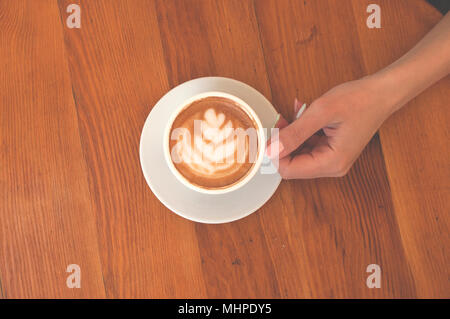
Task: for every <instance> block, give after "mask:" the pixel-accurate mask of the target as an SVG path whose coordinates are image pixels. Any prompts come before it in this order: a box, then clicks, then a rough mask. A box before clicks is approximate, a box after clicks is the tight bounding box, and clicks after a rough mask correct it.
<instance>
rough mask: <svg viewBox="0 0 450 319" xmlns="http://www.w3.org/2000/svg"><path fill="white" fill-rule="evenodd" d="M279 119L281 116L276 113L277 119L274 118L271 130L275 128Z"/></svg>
mask: <svg viewBox="0 0 450 319" xmlns="http://www.w3.org/2000/svg"><path fill="white" fill-rule="evenodd" d="M280 117H281V115H280V113H278V114H277V117H276V118H275V123H274V124H273V125H272V128H275V127H276V126H277V124H278V121H279V120H280Z"/></svg>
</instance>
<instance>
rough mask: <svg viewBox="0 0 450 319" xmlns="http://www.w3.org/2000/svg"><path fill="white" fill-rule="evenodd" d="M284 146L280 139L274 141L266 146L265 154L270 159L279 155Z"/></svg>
mask: <svg viewBox="0 0 450 319" xmlns="http://www.w3.org/2000/svg"><path fill="white" fill-rule="evenodd" d="M283 150H284V146H283V144H282V143H281V142H280V141H278V140H277V141H274V142H272V143H270V145H269V146H267V149H266V155H267V157H269V158H270V159H273V158H275V157H278V156H280V153H281V152H283Z"/></svg>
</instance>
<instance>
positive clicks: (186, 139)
mask: <svg viewBox="0 0 450 319" xmlns="http://www.w3.org/2000/svg"><path fill="white" fill-rule="evenodd" d="M236 129H239V128H236V127H233V122H232V120H231V119H227V117H226V115H225V114H224V113H216V111H215V110H214V109H212V108H209V109H206V111H204V113H203V116H202V119H201V120H194V138H193V139H192V138H191V132H189V130H187V129H186V130H185V131H184V132H183V133H182V137H181V139H180V138H178V142H177V144H176V145H175V147H174V149H173V152H172V155H176V156H172V158H173V159H174V160H179V161H181V162H183V163H184V164H185V165H187V166H188V167H189V168H190V170H191V171H192V172H194V173H195V174H197V175H200V176H211V175H216V174H218V173H219V172H220V174H221V175H230V174H233V173H235V172H236V171H237V170H239V168H240V167H241V163H244V162H245V161H246V159H247V158H248V153H249V146H248V140H247V138H246V137H245V135H242V134H236ZM241 130H242V128H241ZM242 131H243V130H242ZM172 138H173V136H172ZM174 153H175V154H174Z"/></svg>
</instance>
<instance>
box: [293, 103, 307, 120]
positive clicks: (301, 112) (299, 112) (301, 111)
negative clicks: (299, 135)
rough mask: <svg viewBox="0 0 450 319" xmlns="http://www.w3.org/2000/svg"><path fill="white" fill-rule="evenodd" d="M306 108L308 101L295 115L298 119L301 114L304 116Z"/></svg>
mask: <svg viewBox="0 0 450 319" xmlns="http://www.w3.org/2000/svg"><path fill="white" fill-rule="evenodd" d="M305 109H306V103H303V105H302V107H301V108H300V109H299V110H298V112H297V115H296V116H295V118H296V119H298V118H299V117H300V116H302V114H303V112H304V111H305Z"/></svg>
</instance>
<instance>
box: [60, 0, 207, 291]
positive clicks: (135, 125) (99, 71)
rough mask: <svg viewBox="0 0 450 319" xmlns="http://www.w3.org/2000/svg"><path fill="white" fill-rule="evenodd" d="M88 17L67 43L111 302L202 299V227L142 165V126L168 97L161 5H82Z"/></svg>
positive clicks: (66, 33)
mask: <svg viewBox="0 0 450 319" xmlns="http://www.w3.org/2000/svg"><path fill="white" fill-rule="evenodd" d="M71 2H72V1H62V2H60V12H61V15H64V12H65V8H66V6H67V5H68V3H71ZM83 14H84V16H85V18H84V25H83V27H82V28H81V29H80V30H69V29H65V31H64V36H65V42H66V48H67V54H68V57H69V67H70V71H71V78H72V84H73V90H74V96H75V102H76V104H77V109H78V120H79V123H80V132H81V139H82V141H83V150H84V154H85V157H86V161H87V165H88V167H89V177H90V178H89V184H90V190H91V192H92V194H94V196H95V198H96V220H97V229H98V234H99V241H100V245H101V247H103V249H102V250H101V251H100V255H101V259H102V265H103V275H104V281H105V286H106V287H105V288H106V292H107V296H108V297H114V298H118V297H129V296H133V297H139V298H141V297H151V298H156V297H158V298H163V297H194V296H195V297H203V296H205V287H204V286H203V281H202V276H201V263H200V257H199V252H198V247H197V239H196V237H195V233H194V227H195V226H194V224H192V223H191V222H189V221H186V220H182V219H181V218H179V217H177V216H175V215H174V214H172V213H169V211H168V210H167V208H165V207H164V206H163V205H162V204H161V203H160V202H159V201H158V200H157V199H156V197H155V196H154V195H153V194H152V193H151V191H149V189H148V186H147V184H146V183H145V180H144V178H143V176H142V172H141V169H140V164H139V137H140V133H141V130H142V127H143V125H144V121H145V119H146V117H147V114H148V112H149V111H150V110H151V107H152V106H153V105H154V104H155V103H156V102H157V100H158V99H159V98H160V97H161V96H162V95H163V94H164V93H165V92H166V91H167V90H168V86H167V78H166V73H165V68H164V59H163V54H162V50H161V42H160V37H159V31H158V26H157V20H156V15H155V10H154V3H153V1H137V2H133V4H132V5H130V4H129V1H115V2H114V5H110V3H109V2H108V1H91V2H83ZM192 278H195V279H196V284H192Z"/></svg>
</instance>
